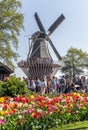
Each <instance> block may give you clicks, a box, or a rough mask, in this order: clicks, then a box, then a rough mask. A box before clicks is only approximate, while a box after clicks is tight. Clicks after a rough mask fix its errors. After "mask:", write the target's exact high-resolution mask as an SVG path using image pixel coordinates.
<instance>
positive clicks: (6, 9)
mask: <svg viewBox="0 0 88 130" xmlns="http://www.w3.org/2000/svg"><path fill="white" fill-rule="evenodd" d="M20 8H21V2H20V1H18V0H0V59H1V60H2V61H3V62H4V63H6V64H7V65H8V66H10V67H11V68H12V69H13V68H14V65H13V62H12V61H13V60H17V57H18V53H17V48H18V36H19V35H20V29H21V28H23V14H22V13H20Z"/></svg>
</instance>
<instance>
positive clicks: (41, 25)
mask: <svg viewBox="0 0 88 130" xmlns="http://www.w3.org/2000/svg"><path fill="white" fill-rule="evenodd" d="M34 17H35V20H36V22H37V24H38V27H39V29H40V31H42V32H45V29H44V27H43V24H42V22H41V20H40V18H39V16H38V14H37V12H36V13H35V14H34Z"/></svg>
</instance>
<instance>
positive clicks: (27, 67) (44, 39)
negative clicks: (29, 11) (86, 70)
mask: <svg viewBox="0 0 88 130" xmlns="http://www.w3.org/2000/svg"><path fill="white" fill-rule="evenodd" d="M34 17H35V20H36V22H37V25H38V27H39V31H37V32H35V33H34V34H33V35H32V37H31V45H30V48H29V52H28V56H27V60H26V61H20V62H19V63H18V66H19V67H20V68H21V69H22V70H23V71H24V73H25V74H26V75H27V77H30V78H35V77H38V78H41V77H44V75H46V76H47V77H49V76H51V75H52V76H54V75H55V74H56V72H57V71H58V69H59V68H60V67H61V63H62V58H61V56H60V54H59V53H58V51H57V50H56V48H55V46H54V44H53V43H52V41H51V39H50V38H49V36H50V35H51V34H52V33H53V32H54V31H55V29H56V28H57V27H58V26H59V25H60V24H61V23H62V22H63V20H64V19H65V17H64V16H63V14H62V15H61V16H60V17H59V18H58V19H57V20H56V21H55V22H54V23H53V24H52V25H51V26H50V28H49V29H48V32H49V33H48V34H47V33H46V31H45V28H44V26H43V24H42V22H41V20H40V18H39V16H38V14H37V13H35V15H34ZM48 44H50V46H51V47H52V49H53V51H54V53H55V55H56V57H57V59H58V61H57V63H55V62H54V60H53V58H52V56H51V55H50V53H49V49H48Z"/></svg>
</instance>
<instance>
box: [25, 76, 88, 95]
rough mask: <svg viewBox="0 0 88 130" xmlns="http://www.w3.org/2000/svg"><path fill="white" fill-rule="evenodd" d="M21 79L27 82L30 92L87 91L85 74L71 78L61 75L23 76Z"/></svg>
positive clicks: (87, 85)
mask: <svg viewBox="0 0 88 130" xmlns="http://www.w3.org/2000/svg"><path fill="white" fill-rule="evenodd" d="M23 80H24V81H25V82H26V83H27V86H28V88H29V90H31V91H32V92H36V93H37V92H40V93H41V94H46V93H47V94H49V93H54V94H59V93H70V92H75V91H76V92H78V91H82V92H88V79H87V78H86V77H85V76H81V77H80V78H79V77H77V76H74V78H73V79H71V78H69V77H64V76H62V77H61V78H57V77H51V78H46V76H44V77H43V78H40V79H39V78H35V79H34V78H31V79H27V78H24V77H23Z"/></svg>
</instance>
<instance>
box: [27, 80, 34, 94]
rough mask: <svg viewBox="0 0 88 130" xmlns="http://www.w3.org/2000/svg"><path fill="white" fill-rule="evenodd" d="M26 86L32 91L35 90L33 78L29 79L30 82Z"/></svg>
mask: <svg viewBox="0 0 88 130" xmlns="http://www.w3.org/2000/svg"><path fill="white" fill-rule="evenodd" d="M28 88H29V89H30V90H31V91H32V92H34V91H35V88H36V85H35V81H34V79H31V80H30V84H29V86H28Z"/></svg>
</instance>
